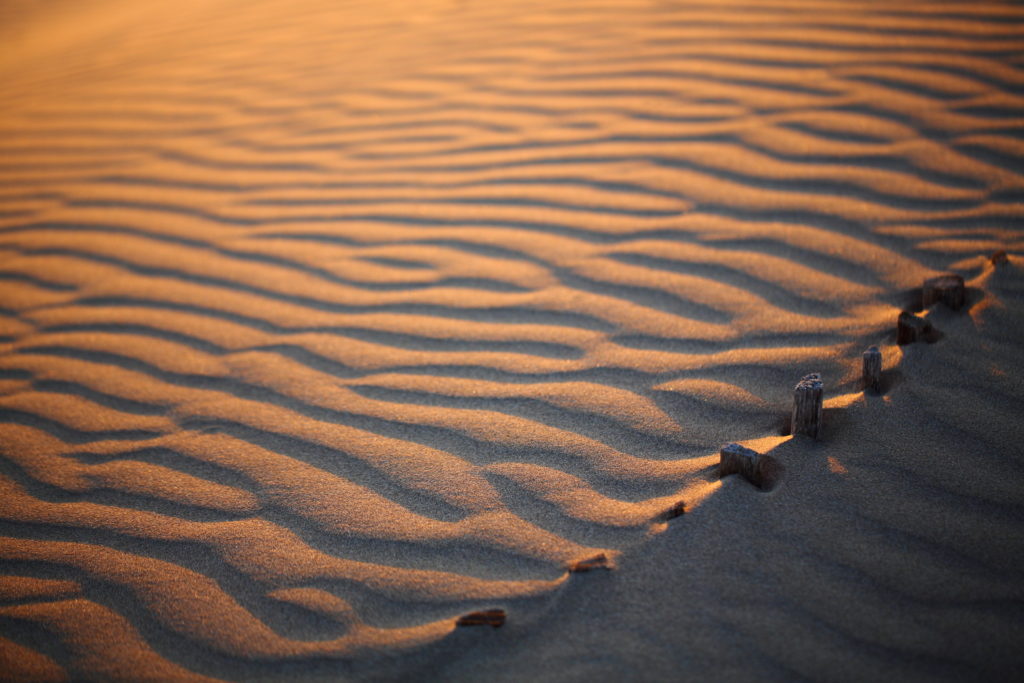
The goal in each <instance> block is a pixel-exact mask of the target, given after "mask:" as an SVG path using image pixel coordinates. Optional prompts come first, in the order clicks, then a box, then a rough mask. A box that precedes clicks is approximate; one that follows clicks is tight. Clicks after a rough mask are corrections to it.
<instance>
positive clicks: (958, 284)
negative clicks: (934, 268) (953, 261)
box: [921, 273, 966, 311]
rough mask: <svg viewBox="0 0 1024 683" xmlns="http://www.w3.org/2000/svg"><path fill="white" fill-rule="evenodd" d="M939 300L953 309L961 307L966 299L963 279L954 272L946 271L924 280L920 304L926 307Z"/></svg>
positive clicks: (956, 309)
mask: <svg viewBox="0 0 1024 683" xmlns="http://www.w3.org/2000/svg"><path fill="white" fill-rule="evenodd" d="M939 301H941V302H942V303H944V304H946V305H947V306H949V307H950V308H952V309H953V310H954V311H958V310H960V309H961V308H963V305H964V301H966V293H965V290H964V279H963V278H962V277H961V276H959V275H956V274H955V273H947V274H946V275H939V276H938V277H931V278H928V279H927V280H925V281H924V287H922V288H921V305H922V306H924V307H925V308H928V307H929V306H931V305H932V304H934V303H936V302H939Z"/></svg>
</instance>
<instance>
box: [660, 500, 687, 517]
mask: <svg viewBox="0 0 1024 683" xmlns="http://www.w3.org/2000/svg"><path fill="white" fill-rule="evenodd" d="M685 514H686V503H684V502H683V501H679V502H678V503H675V504H673V505H672V507H670V508H669V509H668V510H665V511H664V512H663V513H661V518H662V519H666V520H667V519H675V518H676V517H682V516H683V515H685Z"/></svg>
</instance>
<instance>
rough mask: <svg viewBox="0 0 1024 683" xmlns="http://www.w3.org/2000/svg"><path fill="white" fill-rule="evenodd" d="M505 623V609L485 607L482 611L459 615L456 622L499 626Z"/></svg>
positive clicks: (463, 624)
mask: <svg viewBox="0 0 1024 683" xmlns="http://www.w3.org/2000/svg"><path fill="white" fill-rule="evenodd" d="M504 623H505V610H503V609H485V610H482V611H480V612H470V613H469V614H464V615H463V616H461V617H459V619H458V621H456V622H455V625H456V626H493V627H494V628H498V627H499V626H501V625H503V624H504Z"/></svg>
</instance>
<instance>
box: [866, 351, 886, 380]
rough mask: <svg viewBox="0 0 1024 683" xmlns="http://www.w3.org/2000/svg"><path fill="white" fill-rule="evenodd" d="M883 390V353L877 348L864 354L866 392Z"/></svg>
mask: <svg viewBox="0 0 1024 683" xmlns="http://www.w3.org/2000/svg"><path fill="white" fill-rule="evenodd" d="M881 388H882V352H881V351H879V350H878V347H877V346H872V347H870V348H869V349H868V350H867V351H865V352H864V390H865V391H867V390H869V389H870V390H871V391H879V390H881Z"/></svg>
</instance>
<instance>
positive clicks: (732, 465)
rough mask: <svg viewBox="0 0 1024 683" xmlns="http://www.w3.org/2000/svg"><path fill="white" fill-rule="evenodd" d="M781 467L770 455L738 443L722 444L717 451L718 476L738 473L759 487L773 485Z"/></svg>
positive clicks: (769, 487)
mask: <svg viewBox="0 0 1024 683" xmlns="http://www.w3.org/2000/svg"><path fill="white" fill-rule="evenodd" d="M781 469H782V468H781V467H780V466H779V463H778V461H776V460H775V458H773V457H772V456H770V455H762V454H761V453H758V452H757V451H755V450H752V449H750V448H747V447H746V446H741V445H739V444H738V443H731V444H728V445H727V446H722V450H720V451H719V452H718V476H719V477H727V476H729V475H730V474H739V475H740V476H742V477H743V478H744V479H746V480H747V481H749V482H750V483H751V484H753V485H754V486H756V487H758V488H759V489H764V490H768V489H771V488H772V487H774V486H775V481H776V480H777V479H778V476H779V472H780V470H781Z"/></svg>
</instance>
